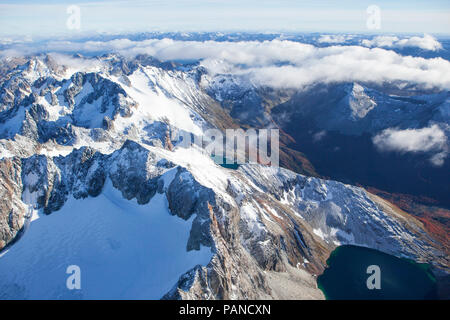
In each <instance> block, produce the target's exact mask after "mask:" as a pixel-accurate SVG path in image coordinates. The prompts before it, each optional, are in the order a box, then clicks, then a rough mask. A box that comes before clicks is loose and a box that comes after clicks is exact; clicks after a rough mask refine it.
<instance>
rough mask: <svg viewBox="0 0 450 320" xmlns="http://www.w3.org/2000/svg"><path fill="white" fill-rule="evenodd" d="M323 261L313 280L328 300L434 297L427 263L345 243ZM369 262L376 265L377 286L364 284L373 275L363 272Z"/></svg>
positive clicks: (435, 291)
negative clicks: (378, 279) (322, 271)
mask: <svg viewBox="0 0 450 320" xmlns="http://www.w3.org/2000/svg"><path fill="white" fill-rule="evenodd" d="M327 264H328V267H327V268H326V269H325V271H324V273H323V274H322V275H320V276H319V277H318V279H317V284H318V286H319V288H320V289H321V290H322V291H323V293H324V294H325V297H326V298H327V299H328V300H337V299H339V300H341V299H345V300H347V299H366V300H381V299H382V300H384V299H401V300H405V299H408V300H416V299H417V300H422V299H436V298H437V286H436V279H435V277H434V276H433V274H432V272H431V269H430V265H428V264H420V263H416V262H414V261H412V260H409V259H403V258H397V257H394V256H392V255H389V254H386V253H383V252H381V251H378V250H373V249H368V248H363V247H357V246H349V245H345V246H340V247H338V248H336V249H335V250H334V251H333V252H332V253H331V255H330V257H329V259H328V260H327ZM371 265H376V266H379V270H380V273H379V274H380V289H372V290H369V289H368V287H367V284H366V282H367V279H368V278H369V277H371V275H373V273H369V274H368V273H367V268H368V267H369V266H371Z"/></svg>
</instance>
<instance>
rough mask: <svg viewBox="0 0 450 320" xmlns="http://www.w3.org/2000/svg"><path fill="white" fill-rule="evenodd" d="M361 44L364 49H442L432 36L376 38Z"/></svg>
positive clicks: (363, 41)
mask: <svg viewBox="0 0 450 320" xmlns="http://www.w3.org/2000/svg"><path fill="white" fill-rule="evenodd" d="M361 44H362V45H363V46H366V47H382V48H405V47H417V48H420V49H422V50H429V51H437V50H440V49H442V45H441V43H440V42H439V41H437V40H436V39H435V38H434V37H433V36H431V35H429V34H425V35H424V36H423V37H422V38H421V37H410V38H405V39H399V38H398V37H396V36H378V37H375V38H373V39H372V40H368V39H365V40H362V41H361Z"/></svg>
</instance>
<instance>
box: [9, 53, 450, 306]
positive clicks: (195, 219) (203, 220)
mask: <svg viewBox="0 0 450 320" xmlns="http://www.w3.org/2000/svg"><path fill="white" fill-rule="evenodd" d="M99 61H102V63H104V65H103V69H102V70H100V71H98V70H97V71H96V72H94V71H93V70H83V71H79V72H78V71H77V72H74V73H73V74H67V70H66V69H65V68H62V67H61V66H58V65H56V64H55V62H54V61H51V60H45V59H44V60H43V59H38V58H36V59H32V60H30V61H29V62H28V63H26V64H24V65H21V66H18V67H16V68H15V69H14V70H13V71H11V73H10V74H9V76H8V77H7V78H5V80H3V81H2V82H1V83H0V86H1V88H2V95H1V99H2V100H1V104H0V124H1V127H0V138H2V139H1V140H0V154H1V157H2V159H1V160H0V196H1V199H2V201H0V249H2V248H4V247H5V246H6V245H8V244H10V243H12V242H13V240H14V239H15V237H16V236H17V234H18V233H19V231H20V230H21V229H22V228H23V226H24V224H25V223H26V221H27V220H26V218H25V216H26V215H27V213H28V210H29V208H30V207H34V208H35V209H37V210H41V212H43V213H45V214H52V215H57V214H58V211H59V210H60V209H61V208H63V207H64V205H65V204H66V202H67V201H68V199H69V198H71V197H73V198H75V199H81V198H87V197H92V198H96V197H98V196H99V195H100V194H102V192H103V190H104V189H103V188H104V185H105V184H106V183H107V181H108V179H109V180H110V181H111V182H112V185H113V187H114V188H116V189H118V190H120V192H121V194H122V196H123V198H125V199H128V200H131V199H136V201H137V203H138V204H147V203H149V202H150V201H151V200H152V199H153V198H154V197H155V195H156V196H158V197H164V201H167V202H166V203H167V207H168V208H169V210H170V213H171V214H172V215H174V216H177V217H179V218H180V219H183V220H190V219H192V226H191V230H190V234H189V239H188V241H187V243H186V250H188V251H190V250H200V248H201V247H209V248H211V250H212V252H213V253H214V255H213V258H212V259H211V261H210V262H209V263H208V264H207V265H199V266H196V267H194V268H193V269H191V270H186V273H185V274H183V275H181V277H180V279H179V281H178V282H177V283H175V284H174V287H173V288H172V290H170V291H169V292H168V293H167V294H166V295H165V296H164V297H163V298H165V299H271V298H273V299H322V298H323V294H322V293H321V291H320V290H319V289H318V288H317V286H316V281H315V276H317V275H318V274H320V273H321V272H322V271H323V269H324V267H325V263H326V259H327V257H328V256H329V254H330V252H331V251H332V250H333V249H334V248H335V247H336V246H337V245H340V244H356V245H361V246H367V247H371V248H376V249H379V250H382V251H384V252H387V253H391V254H394V255H396V256H404V257H410V258H412V259H415V260H417V261H422V262H430V263H433V265H434V266H435V267H436V268H439V269H440V270H443V272H447V271H448V267H449V261H448V258H447V257H446V255H445V254H444V253H443V251H442V248H441V246H440V245H439V243H437V242H435V241H433V240H432V239H431V238H430V237H429V235H428V234H427V233H426V232H425V231H424V228H423V225H422V224H421V223H420V222H418V221H417V220H415V219H414V218H412V217H410V216H408V215H406V214H405V213H403V212H401V211H400V210H398V209H396V208H395V207H393V206H391V205H390V204H389V203H386V202H383V201H382V200H381V199H379V198H377V197H375V196H373V195H371V194H370V193H368V192H366V191H365V190H364V189H362V188H358V187H354V186H349V185H345V184H343V183H340V182H336V181H329V180H321V179H317V178H311V177H306V176H303V175H299V174H296V173H293V172H291V171H289V170H285V169H279V168H270V167H265V166H262V165H258V164H247V165H243V166H241V167H240V168H239V169H238V170H230V169H225V168H222V167H220V166H218V165H216V164H214V163H213V161H212V160H211V159H210V157H209V156H208V155H207V154H204V153H202V152H201V151H199V150H198V149H197V148H196V147H186V146H184V147H181V146H180V145H179V143H180V141H181V138H180V135H182V136H184V137H187V136H189V137H193V136H195V135H201V134H202V133H203V130H205V129H207V128H219V129H223V128H226V127H233V126H235V125H236V123H235V122H234V121H233V120H232V119H231V118H230V117H229V115H228V113H226V112H224V111H223V109H222V108H221V106H220V103H221V104H222V107H225V109H226V108H230V110H231V111H232V112H231V113H233V110H235V112H238V113H240V111H239V110H240V108H242V107H244V106H246V105H247V104H253V103H256V102H257V105H256V107H255V109H254V110H250V111H251V112H250V113H249V114H248V115H246V116H245V117H244V118H242V119H238V120H239V121H238V122H245V121H248V119H250V118H254V117H258V119H257V120H255V121H256V122H258V123H267V122H268V121H269V118H268V117H267V114H265V111H264V108H263V102H262V101H260V100H258V99H260V98H258V96H257V93H256V91H255V90H256V89H255V88H253V87H250V88H247V87H244V88H243V87H240V85H239V84H237V83H236V82H234V80H233V79H228V78H227V77H225V79H222V80H224V82H227V83H228V82H230V83H231V84H230V86H231V87H232V88H233V90H232V91H230V92H227V93H222V92H220V91H219V92H218V91H217V90H219V89H220V83H222V82H221V79H220V78H218V79H209V82H208V81H206V80H208V79H206V80H205V77H206V78H207V77H208V75H206V74H205V71H204V70H202V69H201V67H198V66H194V67H192V68H191V69H188V70H186V68H184V69H181V68H177V65H176V64H164V63H161V62H158V61H157V60H156V59H153V58H151V57H148V56H138V57H137V58H136V59H134V60H132V61H128V60H126V59H123V58H120V57H117V56H114V55H110V56H103V57H101V58H99ZM205 81H206V82H205ZM15 91H17V95H15V94H14V92H15ZM142 92H144V94H143V93H142ZM352 92H353V93H352V95H351V96H350V97H347V98H346V99H347V100H346V101H347V102H349V101H350V102H349V105H350V107H351V110H353V111H351V110H350V111H349V110H348V109H345V110H346V112H350V113H349V114H348V115H349V116H350V114H353V116H354V117H359V118H364V116H367V114H370V113H371V112H373V111H371V110H373V109H374V108H376V106H375V105H374V104H372V103H371V102H370V101H369V100H368V99H369V98H370V97H369V95H367V94H366V93H365V92H364V90H363V91H361V88H359V87H356V88H354V90H353V91H352ZM217 95H219V96H217ZM212 96H215V99H217V100H218V101H215V100H213V98H212ZM148 99H150V101H151V103H148V104H147V102H148ZM152 99H153V100H152ZM227 100H229V102H230V101H234V104H231V105H227V103H228V102H227ZM344 100H345V99H344ZM219 102H220V103H219ZM359 102H361V103H359ZM266 103H267V101H266ZM347 106H348V104H347ZM352 112H353V113H352ZM169 116H170V117H169ZM349 121H350V120H349ZM174 133H180V134H179V135H177V134H174ZM108 183H109V182H108ZM31 227H32V226H31ZM0 259H1V258H0Z"/></svg>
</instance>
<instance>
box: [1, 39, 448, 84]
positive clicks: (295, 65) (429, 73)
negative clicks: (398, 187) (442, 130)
mask: <svg viewBox="0 0 450 320" xmlns="http://www.w3.org/2000/svg"><path fill="white" fill-rule="evenodd" d="M408 41H410V42H411V41H416V40H413V39H412V38H410V39H409V40H408ZM33 52H59V53H68V54H73V53H75V52H81V53H91V54H99V53H105V52H117V53H119V54H122V55H124V56H135V55H137V54H149V55H151V56H154V57H156V58H158V59H160V60H163V61H166V60H195V61H200V63H201V64H202V65H203V66H204V67H205V68H206V69H207V70H208V71H209V72H210V73H211V74H218V73H232V74H235V75H238V76H243V77H247V78H249V79H250V80H251V81H252V82H253V83H255V84H256V85H261V86H271V87H275V88H302V87H305V86H308V85H310V84H313V83H317V82H322V83H331V82H353V81H357V82H374V83H379V84H381V83H384V82H405V83H413V84H418V85H421V86H423V87H425V88H439V89H445V90H448V89H450V62H449V61H447V60H445V59H442V58H434V59H424V58H420V57H411V56H402V55H400V54H398V53H395V52H394V51H392V50H386V49H381V48H368V47H364V46H328V47H324V48H319V47H315V46H314V45H310V44H304V43H299V42H293V41H288V40H272V41H264V42H259V41H240V42H216V41H204V42H201V41H176V40H171V39H162V40H157V39H150V40H143V41H132V40H129V39H115V40H111V41H86V42H71V41H50V42H48V43H45V44H44V45H40V46H39V45H36V46H30V45H22V47H17V48H16V49H10V50H6V51H3V52H2V55H3V56H11V55H17V54H30V53H33Z"/></svg>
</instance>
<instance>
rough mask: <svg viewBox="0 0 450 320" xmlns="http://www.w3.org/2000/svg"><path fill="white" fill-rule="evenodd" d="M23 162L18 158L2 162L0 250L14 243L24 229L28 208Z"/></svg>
mask: <svg viewBox="0 0 450 320" xmlns="http://www.w3.org/2000/svg"><path fill="white" fill-rule="evenodd" d="M21 170H22V168H21V161H20V159H18V158H9V159H2V160H0V197H1V199H2V201H1V202H0V248H3V247H5V246H6V245H7V244H8V243H10V242H11V241H13V239H14V237H15V236H16V235H17V233H18V232H19V230H20V229H21V228H22V225H23V219H24V216H25V214H26V207H25V206H24V205H23V203H22V201H20V197H21V194H22V177H21Z"/></svg>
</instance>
